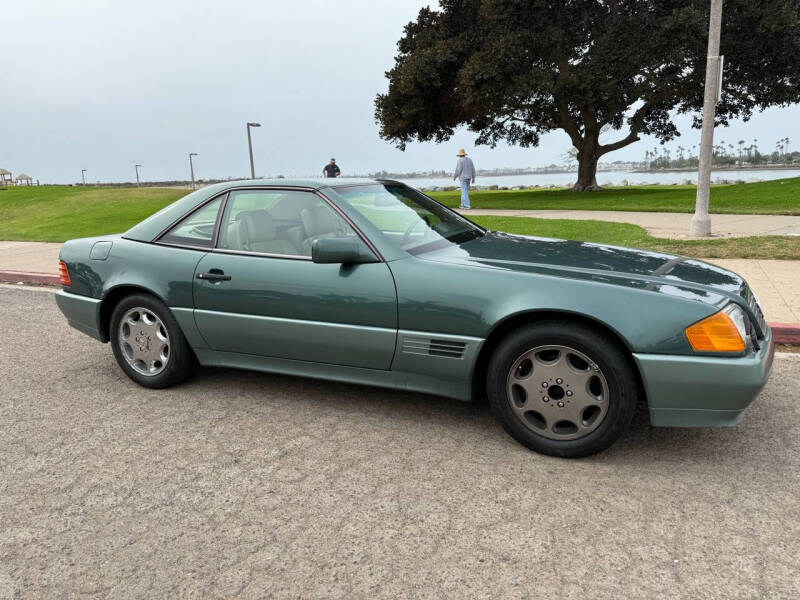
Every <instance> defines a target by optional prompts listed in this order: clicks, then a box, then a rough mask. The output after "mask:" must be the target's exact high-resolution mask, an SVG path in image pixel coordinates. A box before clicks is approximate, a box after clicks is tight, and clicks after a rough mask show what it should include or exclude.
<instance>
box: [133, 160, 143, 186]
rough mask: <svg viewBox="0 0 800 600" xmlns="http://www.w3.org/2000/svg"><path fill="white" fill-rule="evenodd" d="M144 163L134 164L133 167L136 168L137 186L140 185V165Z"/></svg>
mask: <svg viewBox="0 0 800 600" xmlns="http://www.w3.org/2000/svg"><path fill="white" fill-rule="evenodd" d="M141 166H142V165H134V166H133V168H134V169H136V187H139V167H141Z"/></svg>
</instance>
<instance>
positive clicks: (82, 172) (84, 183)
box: [81, 169, 86, 185]
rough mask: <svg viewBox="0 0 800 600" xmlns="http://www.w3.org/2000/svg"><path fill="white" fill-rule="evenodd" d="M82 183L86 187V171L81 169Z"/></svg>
mask: <svg viewBox="0 0 800 600" xmlns="http://www.w3.org/2000/svg"><path fill="white" fill-rule="evenodd" d="M81 181H82V182H83V185H86V169H81Z"/></svg>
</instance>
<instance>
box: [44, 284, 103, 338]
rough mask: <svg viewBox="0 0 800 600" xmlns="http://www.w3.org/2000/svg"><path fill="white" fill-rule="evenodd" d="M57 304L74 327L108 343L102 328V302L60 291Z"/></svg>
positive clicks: (57, 294)
mask: <svg viewBox="0 0 800 600" xmlns="http://www.w3.org/2000/svg"><path fill="white" fill-rule="evenodd" d="M56 304H58V308H59V309H60V310H61V312H62V313H64V316H65V317H67V323H69V324H70V325H71V326H72V327H74V328H75V329H77V330H78V331H80V332H82V333H85V334H86V335H89V336H91V337H93V338H94V339H96V340H100V341H101V342H107V341H108V339H107V338H106V337H105V336H104V335H103V333H102V331H101V328H100V300H98V299H97V298H89V297H88V296H80V295H78V294H72V293H70V292H66V291H64V290H58V291H57V292H56Z"/></svg>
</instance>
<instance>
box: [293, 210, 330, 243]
mask: <svg viewBox="0 0 800 600" xmlns="http://www.w3.org/2000/svg"><path fill="white" fill-rule="evenodd" d="M300 219H302V221H303V227H305V229H306V235H307V236H308V237H312V236H315V235H323V234H326V233H333V232H335V231H336V230H337V229H338V228H339V219H338V217H337V215H336V213H335V212H333V210H331V209H330V208H328V207H327V206H312V207H311V208H304V209H303V210H302V211H300Z"/></svg>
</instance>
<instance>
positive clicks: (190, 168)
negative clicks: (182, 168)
mask: <svg viewBox="0 0 800 600" xmlns="http://www.w3.org/2000/svg"><path fill="white" fill-rule="evenodd" d="M193 156H197V152H189V172H190V173H191V174H192V189H194V165H193V164H192V157H193Z"/></svg>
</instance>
